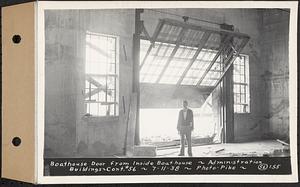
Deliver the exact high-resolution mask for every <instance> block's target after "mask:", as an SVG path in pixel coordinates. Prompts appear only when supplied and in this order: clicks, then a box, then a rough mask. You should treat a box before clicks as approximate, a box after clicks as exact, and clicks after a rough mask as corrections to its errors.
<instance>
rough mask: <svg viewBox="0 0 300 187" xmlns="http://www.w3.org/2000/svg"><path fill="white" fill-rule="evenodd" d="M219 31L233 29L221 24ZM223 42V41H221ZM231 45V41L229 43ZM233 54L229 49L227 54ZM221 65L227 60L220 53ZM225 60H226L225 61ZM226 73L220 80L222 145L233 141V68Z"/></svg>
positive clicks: (230, 26)
mask: <svg viewBox="0 0 300 187" xmlns="http://www.w3.org/2000/svg"><path fill="white" fill-rule="evenodd" d="M221 29H225V30H230V31H233V30H234V27H233V26H232V25H227V24H222V25H221ZM223 41H224V39H223ZM229 43H230V44H231V43H232V40H231V41H229ZM231 52H233V51H232V49H230V51H229V53H231ZM221 55H222V58H221V59H222V63H223V65H224V68H225V67H226V66H227V64H226V63H227V62H228V61H227V59H226V58H225V56H226V54H224V52H222V54H221ZM225 59H226V60H225ZM224 71H227V72H226V74H224V78H223V77H222V79H221V84H223V86H222V89H223V94H222V97H223V99H222V101H223V102H222V104H223V108H224V110H223V120H224V121H223V123H224V128H223V130H224V132H223V135H224V136H223V142H224V143H232V142H233V141H234V107H233V105H234V97H233V66H230V67H229V69H225V70H224Z"/></svg>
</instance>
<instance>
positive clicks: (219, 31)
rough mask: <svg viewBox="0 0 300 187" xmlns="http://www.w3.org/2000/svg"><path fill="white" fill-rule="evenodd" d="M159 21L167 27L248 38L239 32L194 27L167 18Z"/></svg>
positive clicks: (193, 25)
mask: <svg viewBox="0 0 300 187" xmlns="http://www.w3.org/2000/svg"><path fill="white" fill-rule="evenodd" d="M160 20H164V21H165V22H166V24H168V25H173V26H178V27H183V28H187V29H192V30H199V31H203V32H204V31H211V32H213V33H217V34H229V35H233V36H235V37H238V38H244V37H245V38H248V37H249V36H248V35H247V34H244V33H240V32H234V31H229V30H224V29H220V28H215V27H208V26H200V25H196V24H193V23H186V22H182V21H178V20H173V19H169V18H164V19H160Z"/></svg>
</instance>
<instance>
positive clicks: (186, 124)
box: [177, 101, 194, 156]
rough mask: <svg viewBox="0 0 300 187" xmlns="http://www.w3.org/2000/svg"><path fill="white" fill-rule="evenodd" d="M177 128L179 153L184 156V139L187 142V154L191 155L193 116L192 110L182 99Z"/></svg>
mask: <svg viewBox="0 0 300 187" xmlns="http://www.w3.org/2000/svg"><path fill="white" fill-rule="evenodd" d="M177 130H178V132H179V134H180V142H181V148H180V154H179V156H184V147H185V139H186V140H187V143H188V155H189V156H192V136H191V134H192V131H193V130H194V116H193V111H192V110H191V109H189V108H188V102H187V101H183V109H182V110H180V112H179V116H178V123H177Z"/></svg>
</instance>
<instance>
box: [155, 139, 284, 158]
mask: <svg viewBox="0 0 300 187" xmlns="http://www.w3.org/2000/svg"><path fill="white" fill-rule="evenodd" d="M179 149H180V148H178V147H177V148H169V149H164V150H157V157H178V154H179ZM222 149H223V150H222ZM218 150H219V151H218ZM192 151H193V157H256V156H257V157H260V156H289V147H288V146H284V145H282V144H281V143H279V142H277V141H276V140H267V141H257V142H247V143H229V144H214V145H203V146H193V148H192ZM185 155H186V157H187V147H186V148H185Z"/></svg>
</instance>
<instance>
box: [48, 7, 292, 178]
mask: <svg viewBox="0 0 300 187" xmlns="http://www.w3.org/2000/svg"><path fill="white" fill-rule="evenodd" d="M224 4H226V3H225V2H224ZM275 6H276V5H275ZM43 15H44V17H43V19H44V24H43V27H44V32H43V34H44V44H43V45H44V66H43V68H44V128H43V130H44V134H43V136H44V142H43V144H44V145H43V155H42V157H43V159H44V160H45V162H44V163H45V164H44V171H43V175H44V176H52V175H53V176H57V174H55V173H54V171H55V170H56V169H55V168H56V167H59V166H62V165H63V164H65V165H64V166H69V165H72V164H74V163H71V161H68V159H70V160H72V159H75V160H76V159H77V161H78V160H80V161H84V160H85V159H86V160H89V161H90V160H92V159H97V161H100V160H101V159H103V160H105V159H109V160H110V161H109V163H112V162H114V163H115V164H116V165H117V163H118V160H122V161H126V159H128V160H130V161H132V159H136V161H133V163H134V164H137V165H147V164H150V165H151V162H152V161H153V162H154V163H155V162H156V161H157V160H160V161H161V162H162V163H163V162H166V163H165V165H167V164H168V163H170V162H167V161H164V159H172V160H173V161H172V164H174V162H181V161H184V162H188V160H193V161H194V162H197V161H199V162H200V160H201V159H202V158H203V159H205V158H206V159H211V158H215V159H217V162H218V159H221V160H222V159H225V160H226V159H228V160H230V162H231V163H232V162H233V161H234V160H233V159H235V158H239V161H237V162H241V163H243V162H247V161H249V160H251V161H250V162H253V163H255V162H259V163H258V165H259V164H263V163H262V162H261V161H258V160H257V159H258V158H262V159H265V160H267V159H272V158H277V160H280V158H282V159H285V162H286V163H288V164H287V165H285V166H284V169H283V170H282V171H279V170H280V168H279V167H282V166H280V164H278V165H270V164H269V165H267V164H266V165H267V166H265V165H262V166H261V165H260V166H259V167H258V170H260V171H270V172H271V173H272V174H276V170H278V173H279V174H286V175H288V174H291V160H290V158H291V149H293V148H292V146H291V134H292V132H291V123H290V120H291V117H290V104H291V102H293V101H291V100H290V86H291V85H290V78H291V77H290V70H291V67H290V66H291V63H293V64H294V65H295V64H296V61H295V60H293V61H291V59H290V57H291V55H290V54H291V53H290V51H289V50H290V49H291V48H290V42H289V41H290V37H291V36H290V19H291V10H290V9H289V8H281V7H279V8H264V7H262V8H250V7H249V8H247V7H243V8H228V7H226V8H220V7H218V8H197V6H195V7H194V8H193V7H188V8H185V7H184V6H182V8H178V7H176V8H172V7H165V8H164V7H162V8H152V7H138V8H115V9H113V8H105V7H104V8H103V7H102V8H94V9H93V8H87V9H85V8H84V6H83V8H77V9H72V8H68V7H67V6H66V7H65V8H57V9H56V8H50V9H45V10H44V12H43ZM294 125H296V124H294ZM254 158H255V159H256V160H255V159H254ZM147 159H150V161H149V162H148V163H147V162H146V160H147ZM245 160H246V161H245ZM210 161H212V160H210ZM138 162H140V163H138ZM199 162H198V163H199ZM224 162H227V161H224ZM224 162H223V164H224ZM228 162H229V161H228ZM91 163H94V164H97V162H96V161H95V160H94V161H91ZM156 164H157V163H156ZM181 164H183V165H184V164H185V163H181ZM74 165H75V164H74ZM83 165H84V164H83ZM92 165H93V164H92ZM99 165H101V163H98V166H99ZM103 165H104V164H103ZM125 165H126V164H125ZM175 165H176V164H175ZM179 165H180V164H178V168H177V169H179ZM51 167H54V169H53V171H52V172H51ZM222 167H223V166H221V168H217V169H221V170H222ZM226 167H227V166H226ZM228 167H229V168H226V169H225V168H223V169H224V170H227V171H229V170H231V169H230V167H231V166H228ZM255 167H256V166H255ZM260 167H262V168H260ZM264 167H267V168H264ZM71 168H72V167H71ZM74 168H75V169H74ZM74 168H73V170H76V167H74ZM193 168H194V167H193ZM195 168H197V169H198V168H199V166H198V167H195ZM203 168H204V166H203V167H202V168H201V167H200V168H199V169H200V170H203V171H204V172H208V173H209V172H210V171H212V172H213V169H212V170H210V169H209V168H208V167H207V169H203ZM69 169H70V168H69ZM77 169H78V168H77ZM145 169H146V168H145ZM243 169H244V170H245V173H246V174H247V173H248V174H249V172H247V169H246V168H243V167H241V168H239V170H238V171H237V172H240V173H239V174H243V173H242V171H243ZM70 170H71V169H70ZM82 170H84V167H79V169H78V171H79V172H81V171H82ZM162 170H163V169H162ZM175 170H176V166H175ZM192 170H193V169H192ZM233 170H234V169H233ZM90 171H91V170H90ZM93 171H94V170H93ZM151 172H155V171H151ZM151 172H150V173H151ZM160 172H161V170H160ZM188 173H189V172H188ZM200 173H201V172H200ZM73 174H74V173H73ZM73 174H72V172H70V174H68V175H73ZM166 174H169V173H168V172H167V173H166ZM171 174H174V173H173V172H171ZM181 174H184V172H183V173H181ZM194 174H197V172H196V173H194ZM250 174H254V173H251V172H250ZM257 174H260V173H259V172H258V173H257ZM74 175H77V174H74ZM79 175H81V174H79ZM99 175H101V174H99Z"/></svg>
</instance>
